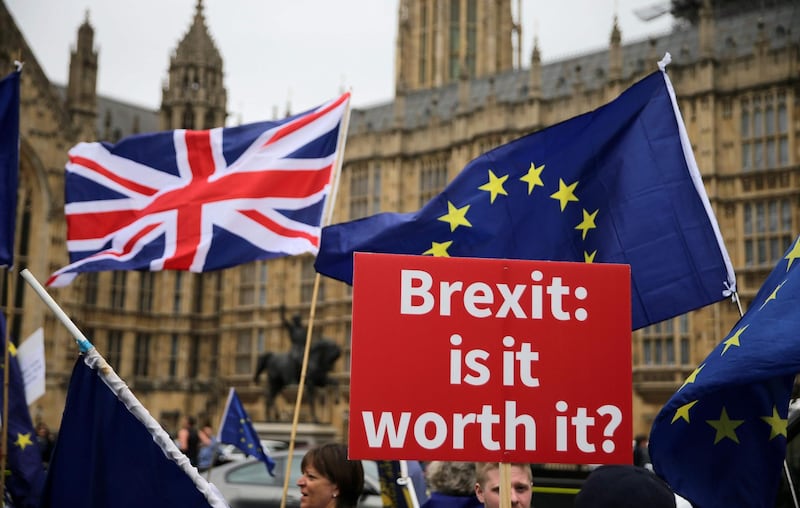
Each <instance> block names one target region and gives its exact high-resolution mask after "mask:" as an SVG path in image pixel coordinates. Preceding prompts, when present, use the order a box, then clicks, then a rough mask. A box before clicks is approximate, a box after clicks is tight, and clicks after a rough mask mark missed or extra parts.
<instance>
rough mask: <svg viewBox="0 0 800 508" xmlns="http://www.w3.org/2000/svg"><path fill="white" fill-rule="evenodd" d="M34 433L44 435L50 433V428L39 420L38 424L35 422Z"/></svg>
mask: <svg viewBox="0 0 800 508" xmlns="http://www.w3.org/2000/svg"><path fill="white" fill-rule="evenodd" d="M36 433H37V434H39V435H40V436H45V437H46V436H49V435H50V429H49V428H48V427H47V424H46V423H44V422H39V423H38V424H36Z"/></svg>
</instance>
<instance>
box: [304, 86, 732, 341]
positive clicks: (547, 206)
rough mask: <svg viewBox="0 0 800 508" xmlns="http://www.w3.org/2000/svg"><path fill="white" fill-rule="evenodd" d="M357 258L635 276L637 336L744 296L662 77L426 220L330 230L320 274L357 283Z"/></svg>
mask: <svg viewBox="0 0 800 508" xmlns="http://www.w3.org/2000/svg"><path fill="white" fill-rule="evenodd" d="M356 251H363V252H378V253H395V254H422V255H433V256H451V257H475V258H511V259H537V260H552V261H577V262H596V263H597V262H601V263H619V264H628V265H630V267H631V285H632V291H631V295H632V300H633V301H632V313H633V314H632V324H633V327H634V329H636V328H640V327H643V326H646V325H648V324H651V323H656V322H659V321H663V320H665V319H668V318H671V317H674V316H677V315H680V314H683V313H685V312H688V311H690V310H694V309H697V308H699V307H702V306H705V305H708V304H710V303H713V302H717V301H719V300H722V299H724V298H725V297H726V296H728V295H729V294H730V289H732V288H733V287H735V280H734V277H733V270H732V268H731V265H730V261H729V259H728V255H727V252H726V250H725V247H724V244H723V243H722V241H721V236H720V235H719V228H718V226H717V223H716V218H715V217H714V215H713V213H712V212H711V207H710V204H709V203H708V198H707V196H706V193H705V189H704V188H703V185H702V180H701V178H700V175H699V171H698V170H697V167H696V163H695V161H694V157H693V155H692V152H691V147H690V145H689V142H688V137H687V136H686V134H685V128H684V127H683V123H682V120H681V118H680V114H679V113H678V110H677V104H676V102H675V98H674V92H673V91H672V88H671V84H670V83H669V80H668V78H667V76H666V73H664V72H661V71H657V72H655V73H653V74H651V75H649V76H648V77H646V78H644V79H643V80H641V81H639V82H637V83H636V84H634V85H633V86H631V87H630V88H629V89H627V90H625V91H624V92H623V93H622V94H621V95H620V96H619V97H618V98H617V99H616V100H614V101H612V102H610V103H608V104H606V105H604V106H602V107H600V108H598V109H596V110H594V111H591V112H589V113H586V114H584V115H581V116H578V117H575V118H572V119H569V120H567V121H564V122H562V123H559V124H556V125H554V126H552V127H548V128H546V129H543V130H541V131H538V132H535V133H533V134H530V135H527V136H525V137H522V138H519V139H517V140H514V141H512V142H510V143H508V144H505V145H502V146H500V147H498V148H496V149H494V150H491V151H489V152H487V153H484V154H483V155H480V156H479V157H477V158H476V159H474V160H472V161H471V162H469V163H468V164H467V165H466V167H465V168H464V169H463V170H462V171H461V173H460V174H459V175H458V176H457V177H456V178H455V179H454V180H453V181H452V182H451V183H450V184H449V185H447V187H446V188H445V189H444V191H443V192H442V193H441V194H439V195H438V196H436V197H434V198H433V199H432V200H431V201H429V202H428V203H427V204H426V205H425V206H424V207H423V208H421V209H420V210H419V211H417V212H413V213H382V214H378V215H374V216H371V217H366V218H363V219H359V220H355V221H351V222H346V223H342V224H334V225H331V226H328V227H325V228H323V232H322V241H321V244H320V249H319V252H318V254H317V259H316V263H315V266H316V269H317V271H318V272H319V273H321V274H323V275H326V276H328V277H332V278H335V279H338V280H341V281H344V282H347V283H348V284H352V280H353V252H356Z"/></svg>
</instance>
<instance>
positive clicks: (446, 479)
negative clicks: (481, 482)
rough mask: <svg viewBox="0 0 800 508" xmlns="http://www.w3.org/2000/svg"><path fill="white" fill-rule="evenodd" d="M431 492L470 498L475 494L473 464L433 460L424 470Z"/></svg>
mask: <svg viewBox="0 0 800 508" xmlns="http://www.w3.org/2000/svg"><path fill="white" fill-rule="evenodd" d="M425 479H426V480H427V482H428V487H429V488H430V490H431V492H439V493H441V494H446V495H449V496H471V495H472V494H473V492H475V464H473V463H472V462H447V461H442V460H434V461H432V462H431V463H429V464H428V467H427V468H426V469H425Z"/></svg>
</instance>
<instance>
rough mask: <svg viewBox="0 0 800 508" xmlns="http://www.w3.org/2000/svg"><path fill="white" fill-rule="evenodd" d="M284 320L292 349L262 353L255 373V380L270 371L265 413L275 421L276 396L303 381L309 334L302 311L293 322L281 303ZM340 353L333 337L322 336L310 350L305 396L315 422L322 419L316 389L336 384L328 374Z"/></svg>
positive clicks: (313, 343)
mask: <svg viewBox="0 0 800 508" xmlns="http://www.w3.org/2000/svg"><path fill="white" fill-rule="evenodd" d="M281 322H282V323H283V326H284V328H286V330H287V331H288V332H289V339H290V340H291V347H290V349H289V351H288V352H285V353H272V352H266V353H263V354H261V355H260V356H259V357H258V363H257V365H256V372H255V375H254V376H253V380H254V381H255V382H258V380H259V378H260V377H261V373H262V372H264V371H266V372H267V386H266V395H267V397H266V400H265V405H266V406H265V407H266V413H265V414H266V417H267V420H273V421H276V420H279V415H278V408H277V407H276V406H275V399H276V398H277V396H278V395H279V394H280V393H281V392H282V391H283V390H284V388H286V387H287V386H289V385H297V384H299V383H300V372H301V370H302V367H303V354H304V352H305V344H306V335H307V333H308V328H307V327H306V326H304V325H303V323H302V321H301V318H300V315H299V314H295V315H294V316H293V317H292V320H291V321H290V320H288V319H286V307H285V306H281ZM341 354H342V350H341V348H340V347H339V345H338V344H336V342H334V341H332V340H331V339H326V338H320V339H317V340H314V341H312V343H311V347H310V349H309V351H308V366H307V367H306V380H305V393H304V394H303V397H304V399H305V400H306V402H307V403H308V407H309V412H310V415H311V420H312V421H313V422H314V423H318V422H319V420H318V419H317V415H316V411H315V402H316V400H315V399H316V395H317V390H318V389H319V388H325V387H326V386H328V385H330V384H333V383H334V381H333V380H332V379H331V378H330V377H329V376H328V374H329V373H330V372H331V370H332V369H333V365H334V363H336V360H337V359H338V358H339V356H341ZM298 395H299V394H298Z"/></svg>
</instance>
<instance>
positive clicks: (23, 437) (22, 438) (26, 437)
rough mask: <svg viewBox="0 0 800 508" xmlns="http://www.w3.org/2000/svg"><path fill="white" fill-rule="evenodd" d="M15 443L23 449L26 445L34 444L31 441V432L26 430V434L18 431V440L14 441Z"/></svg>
mask: <svg viewBox="0 0 800 508" xmlns="http://www.w3.org/2000/svg"><path fill="white" fill-rule="evenodd" d="M14 444H15V445H17V446H19V447H20V448H21V449H22V450H24V449H25V447H26V446H30V445H32V444H33V441H31V433H30V432H26V433H25V434H22V433H19V432H18V433H17V440H16V441H15V442H14Z"/></svg>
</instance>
